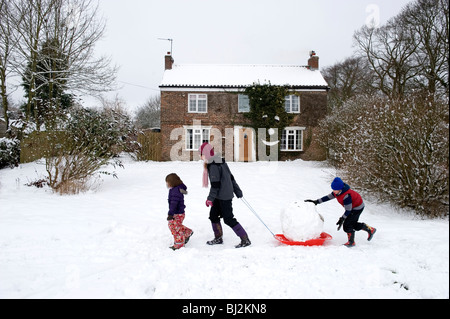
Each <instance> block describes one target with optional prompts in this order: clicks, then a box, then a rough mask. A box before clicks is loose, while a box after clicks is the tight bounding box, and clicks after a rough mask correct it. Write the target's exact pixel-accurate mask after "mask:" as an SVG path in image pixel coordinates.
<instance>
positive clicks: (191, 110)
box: [188, 94, 208, 113]
mask: <svg viewBox="0 0 450 319" xmlns="http://www.w3.org/2000/svg"><path fill="white" fill-rule="evenodd" d="M191 98H194V99H192V100H195V106H194V107H193V108H191ZM199 101H205V110H204V111H199ZM188 113H208V95H207V94H189V95H188Z"/></svg>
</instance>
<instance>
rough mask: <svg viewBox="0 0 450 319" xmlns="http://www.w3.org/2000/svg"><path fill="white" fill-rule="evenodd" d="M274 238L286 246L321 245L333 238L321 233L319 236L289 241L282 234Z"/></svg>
mask: <svg viewBox="0 0 450 319" xmlns="http://www.w3.org/2000/svg"><path fill="white" fill-rule="evenodd" d="M274 237H275V239H276V240H278V241H279V242H281V243H283V244H285V245H288V246H322V245H323V244H324V243H325V242H326V241H327V240H331V239H333V237H331V235H330V234H327V233H322V234H321V235H320V237H319V238H316V239H311V240H308V241H291V240H289V239H287V238H286V237H285V236H284V235H275V236H274Z"/></svg>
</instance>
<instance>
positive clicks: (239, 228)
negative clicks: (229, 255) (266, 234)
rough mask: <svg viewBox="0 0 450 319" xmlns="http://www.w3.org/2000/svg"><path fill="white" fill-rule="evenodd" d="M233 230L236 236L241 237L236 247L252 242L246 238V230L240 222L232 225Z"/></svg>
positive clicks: (245, 245)
mask: <svg viewBox="0 0 450 319" xmlns="http://www.w3.org/2000/svg"><path fill="white" fill-rule="evenodd" d="M233 231H234V232H235V234H236V235H237V236H238V237H240V238H241V243H240V244H239V245H236V246H235V247H236V248H242V247H247V246H250V245H251V244H252V243H251V242H250V239H248V235H247V232H246V231H245V229H244V227H242V226H241V224H237V225H236V226H234V227H233Z"/></svg>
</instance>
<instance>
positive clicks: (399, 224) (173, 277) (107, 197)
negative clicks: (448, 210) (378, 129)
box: [0, 159, 449, 299]
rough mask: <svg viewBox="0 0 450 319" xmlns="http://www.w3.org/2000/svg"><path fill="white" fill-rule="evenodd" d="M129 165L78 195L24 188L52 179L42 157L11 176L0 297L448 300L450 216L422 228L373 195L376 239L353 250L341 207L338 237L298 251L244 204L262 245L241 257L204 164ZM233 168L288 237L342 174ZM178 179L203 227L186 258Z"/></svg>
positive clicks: (2, 225) (0, 188)
mask: <svg viewBox="0 0 450 319" xmlns="http://www.w3.org/2000/svg"><path fill="white" fill-rule="evenodd" d="M124 162H125V163H124V164H125V169H117V170H116V172H117V174H118V177H119V179H113V178H111V177H104V178H103V180H102V181H101V182H100V183H99V184H98V186H97V187H96V189H95V190H93V191H90V192H88V193H85V194H80V195H76V196H60V195H57V194H54V193H52V191H51V190H50V189H48V188H43V189H37V188H34V187H27V186H24V184H26V183H28V182H29V181H33V180H36V179H39V178H41V177H42V176H43V175H44V172H45V165H43V163H42V162H40V161H37V162H34V163H31V164H25V165H21V166H20V167H19V168H16V169H13V170H10V169H4V170H0V298H180V299H188V298H213V299H215V298H223V299H228V298H238V299H240V298H245V299H248V298H249V299H253V298H262V299H264V298H273V299H281V298H288V299H289V298H439V299H441V298H449V285H448V283H449V223H448V219H445V220H420V219H419V218H417V217H414V215H411V214H409V213H408V212H403V211H399V210H397V209H395V208H393V207H392V206H391V205H389V204H378V203H376V202H374V201H371V200H370V199H367V200H366V210H365V211H364V213H363V214H362V216H361V219H360V220H361V221H362V222H366V223H367V224H369V225H371V226H373V227H376V228H377V229H378V232H377V234H376V235H375V237H374V239H373V241H372V242H367V240H366V239H367V233H365V232H358V233H357V234H356V244H357V246H356V247H355V248H354V249H348V248H346V247H343V246H342V244H343V243H345V242H346V240H347V238H346V235H345V233H344V232H342V231H341V232H337V230H336V225H335V224H336V221H337V220H338V219H339V217H340V216H341V215H342V213H343V208H342V207H341V206H340V205H339V204H338V203H337V202H336V201H332V202H328V203H325V204H322V205H319V206H317V211H318V212H319V213H320V214H321V215H322V216H323V217H324V219H325V223H324V231H325V232H327V233H329V234H331V235H332V236H333V240H332V241H330V242H327V243H326V244H325V246H323V247H288V246H283V245H282V244H280V243H278V242H277V241H276V240H275V239H274V238H273V237H272V235H271V234H270V233H269V232H268V231H267V229H266V228H265V227H264V225H262V224H261V223H260V222H259V220H257V219H256V217H255V216H254V215H253V214H252V213H251V212H250V211H249V210H248V208H247V207H246V206H245V205H244V203H243V202H242V201H240V200H238V199H234V200H233V207H234V213H235V216H236V218H237V220H238V221H239V222H240V223H241V224H242V225H243V226H244V228H245V229H246V231H247V233H248V234H249V237H250V239H251V241H252V245H251V246H250V247H247V248H243V249H235V248H234V245H236V244H237V243H239V239H238V238H237V237H236V235H235V234H234V233H233V231H232V230H231V229H230V228H229V227H227V226H226V225H224V224H223V228H224V245H218V246H207V245H206V244H205V243H206V241H207V240H210V239H212V237H213V233H212V230H211V225H210V222H209V220H208V212H209V210H208V208H206V206H205V200H206V197H207V194H208V190H207V189H202V188H201V177H202V169H203V168H202V163H201V162H193V163H181V162H175V163H173V162H172V163H155V162H149V163H142V162H133V161H131V160H129V159H124ZM229 166H230V169H231V171H232V173H233V174H234V176H235V178H236V180H237V182H238V184H239V185H240V187H241V189H242V190H243V193H244V197H245V198H246V199H247V201H248V202H249V203H250V204H251V205H252V207H253V208H254V209H255V210H256V212H257V213H258V214H259V215H260V217H261V218H262V219H263V220H264V222H265V223H266V224H267V225H268V227H269V228H270V229H271V230H272V231H273V232H275V233H282V228H281V223H280V213H281V211H282V209H283V208H285V207H286V206H287V205H288V204H289V203H291V202H292V201H303V200H304V199H307V198H311V199H317V198H319V197H321V196H324V195H326V194H328V193H330V192H331V189H330V183H331V181H332V180H333V178H334V177H335V174H336V173H335V171H334V170H333V169H332V168H330V167H328V166H326V164H324V163H318V162H304V161H294V162H286V163H283V162H280V163H229ZM108 170H110V171H112V168H108ZM169 173H177V174H178V175H179V176H180V177H181V179H182V180H183V181H184V183H185V184H186V185H187V187H188V191H189V195H187V196H185V203H186V206H187V208H186V219H185V222H184V224H185V225H186V226H188V227H190V228H192V229H193V230H194V235H193V237H192V238H191V240H190V242H189V244H188V245H187V247H186V248H182V249H180V250H179V251H175V252H174V251H172V250H170V249H169V248H168V247H169V246H170V245H172V244H173V238H172V236H171V234H170V231H169V229H168V227H167V221H166V217H167V210H168V209H167V208H168V205H167V195H168V190H167V188H166V185H165V182H164V179H165V176H166V175H167V174H169ZM350 186H351V185H350ZM363 197H364V196H363Z"/></svg>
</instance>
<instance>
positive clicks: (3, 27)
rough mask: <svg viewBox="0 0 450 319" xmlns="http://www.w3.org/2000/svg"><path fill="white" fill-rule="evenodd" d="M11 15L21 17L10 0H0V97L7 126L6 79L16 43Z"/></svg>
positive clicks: (7, 125)
mask: <svg viewBox="0 0 450 319" xmlns="http://www.w3.org/2000/svg"><path fill="white" fill-rule="evenodd" d="M12 17H15V20H16V21H20V19H21V16H20V15H18V14H17V13H16V12H15V11H14V8H13V6H12V5H11V1H9V0H0V97H1V104H2V107H3V117H4V119H5V122H6V127H7V128H8V127H9V114H8V112H9V100H8V95H9V92H8V89H7V80H8V76H9V74H10V73H11V72H12V68H11V61H12V57H13V54H14V50H15V48H16V45H17V43H16V38H17V37H15V32H16V30H15V28H14V25H13V23H12Z"/></svg>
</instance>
